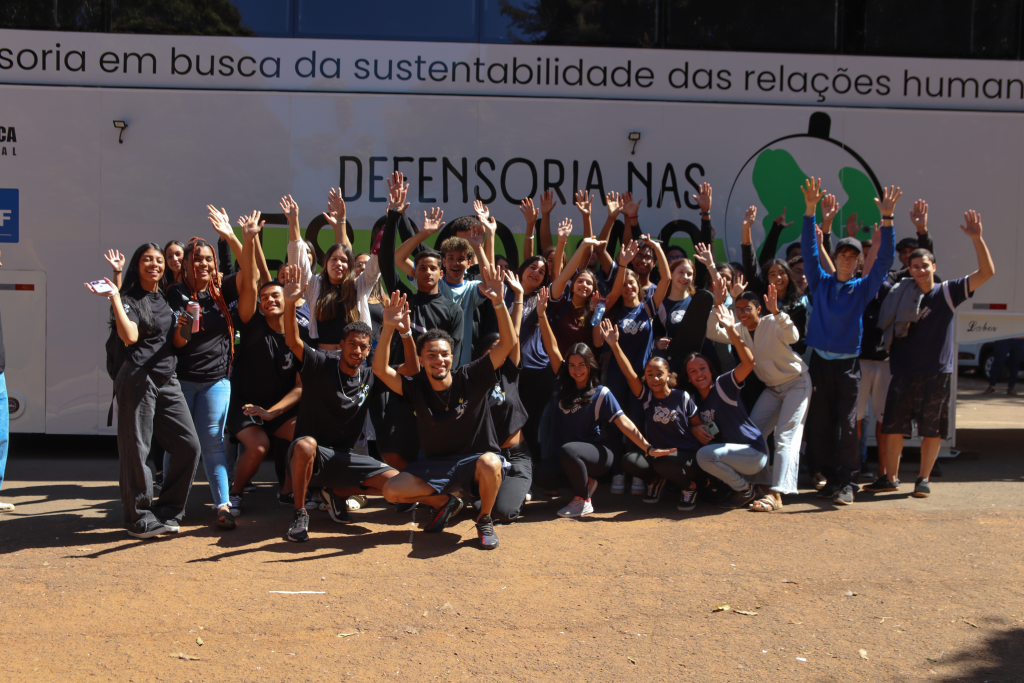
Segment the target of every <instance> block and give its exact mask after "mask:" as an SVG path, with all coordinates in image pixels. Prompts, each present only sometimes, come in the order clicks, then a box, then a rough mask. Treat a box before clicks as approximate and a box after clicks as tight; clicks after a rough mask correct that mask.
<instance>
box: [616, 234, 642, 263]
mask: <svg viewBox="0 0 1024 683" xmlns="http://www.w3.org/2000/svg"><path fill="white" fill-rule="evenodd" d="M638 251H640V243H639V242H634V241H633V240H630V241H628V242H626V243H625V244H623V245H622V251H620V252H619V265H620V266H622V267H623V268H625V267H626V266H628V265H629V263H630V261H632V260H633V259H634V258H635V257H636V253H637V252H638Z"/></svg>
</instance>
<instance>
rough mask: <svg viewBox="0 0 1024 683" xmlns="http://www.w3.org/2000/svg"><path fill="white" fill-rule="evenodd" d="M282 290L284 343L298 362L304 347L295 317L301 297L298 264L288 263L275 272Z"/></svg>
mask: <svg viewBox="0 0 1024 683" xmlns="http://www.w3.org/2000/svg"><path fill="white" fill-rule="evenodd" d="M277 277H278V280H279V281H280V282H281V287H282V289H283V290H284V317H283V318H282V321H283V322H284V343H285V344H287V345H288V348H289V349H291V352H292V354H293V355H294V356H295V360H297V361H298V362H299V363H300V364H301V363H302V359H303V356H304V355H305V350H306V347H305V345H304V344H303V342H302V337H300V336H299V320H298V318H296V317H295V304H296V302H297V301H298V300H299V299H301V298H302V272H301V271H300V269H299V267H298V266H295V265H289V266H285V267H283V268H281V270H280V271H278V274H277Z"/></svg>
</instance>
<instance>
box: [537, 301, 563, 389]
mask: <svg viewBox="0 0 1024 683" xmlns="http://www.w3.org/2000/svg"><path fill="white" fill-rule="evenodd" d="M548 299H549V296H548V289H547V287H541V288H540V289H538V290H537V324H538V325H539V326H540V340H541V343H543V344H544V350H545V351H547V354H548V360H549V361H550V362H551V369H552V370H554V371H555V374H558V370H559V368H561V367H562V353H561V352H560V351H559V350H558V340H557V339H555V331H554V330H553V329H551V321H550V320H548Z"/></svg>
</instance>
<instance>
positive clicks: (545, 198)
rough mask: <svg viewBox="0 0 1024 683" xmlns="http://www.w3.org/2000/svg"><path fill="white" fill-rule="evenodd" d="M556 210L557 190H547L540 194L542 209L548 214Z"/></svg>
mask: <svg viewBox="0 0 1024 683" xmlns="http://www.w3.org/2000/svg"><path fill="white" fill-rule="evenodd" d="M554 210H555V191H554V190H547V191H545V192H542V193H541V195H540V211H541V213H543V214H544V215H547V214H549V213H551V212H552V211H554Z"/></svg>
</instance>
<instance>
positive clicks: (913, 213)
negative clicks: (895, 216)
mask: <svg viewBox="0 0 1024 683" xmlns="http://www.w3.org/2000/svg"><path fill="white" fill-rule="evenodd" d="M910 222H911V223H913V224H914V228H915V229H916V230H917V246H918V247H919V248H921V249H927V250H928V251H930V252H932V254H935V245H934V244H932V238H931V235H929V234H928V202H926V201H925V200H923V199H918V200H917V201H916V202H914V206H913V208H912V209H911V210H910Z"/></svg>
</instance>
